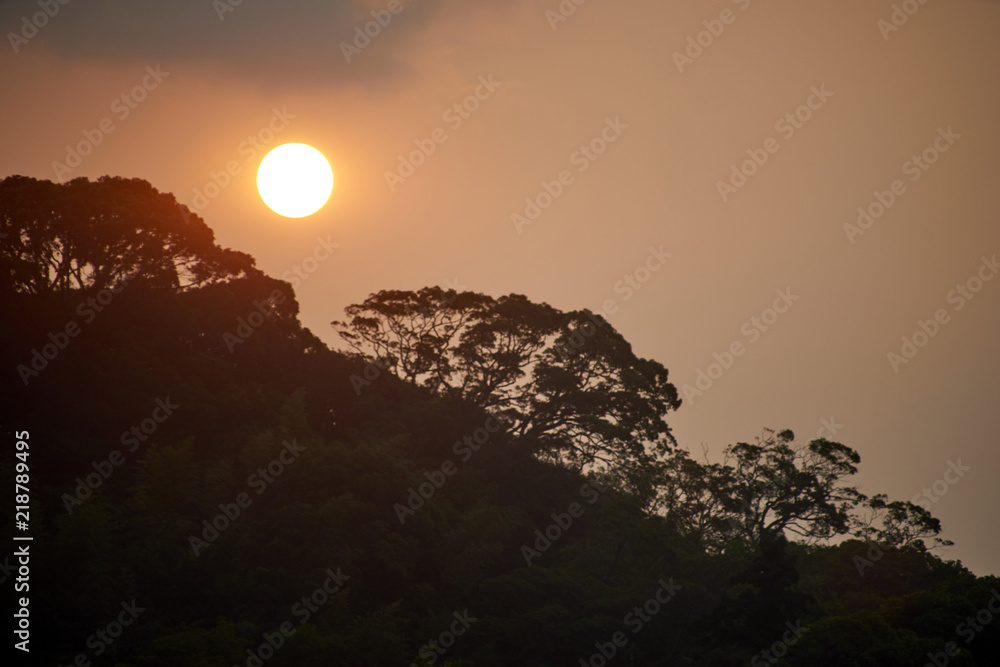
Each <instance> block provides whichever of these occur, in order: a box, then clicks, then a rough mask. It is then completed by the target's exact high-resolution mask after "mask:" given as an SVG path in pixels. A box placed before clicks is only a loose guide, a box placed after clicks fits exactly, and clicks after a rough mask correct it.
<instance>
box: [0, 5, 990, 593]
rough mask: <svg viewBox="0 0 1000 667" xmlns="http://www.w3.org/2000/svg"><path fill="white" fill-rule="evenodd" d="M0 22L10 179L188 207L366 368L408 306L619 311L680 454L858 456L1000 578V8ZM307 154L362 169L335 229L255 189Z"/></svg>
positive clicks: (425, 9)
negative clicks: (788, 444)
mask: <svg viewBox="0 0 1000 667" xmlns="http://www.w3.org/2000/svg"><path fill="white" fill-rule="evenodd" d="M0 26H2V28H3V32H4V33H5V35H6V42H7V44H6V45H4V46H2V47H0V52H2V55H0V91H2V92H3V94H4V99H5V101H6V103H5V104H4V105H3V106H2V108H0V127H2V128H3V132H4V144H3V150H2V151H0V177H2V176H7V175H11V174H23V175H27V176H32V177H36V178H41V179H49V180H53V181H57V182H62V181H66V180H69V179H72V178H76V177H80V176H86V177H90V178H96V177H99V176H101V175H105V174H109V175H116V176H124V177H137V178H142V179H145V180H147V181H149V182H150V183H152V184H153V186H154V187H156V188H157V189H159V190H160V191H165V192H171V193H174V194H175V195H176V197H177V199H178V200H179V201H180V202H181V203H183V204H185V205H188V206H190V207H191V208H192V210H194V211H196V212H197V213H198V214H199V215H201V216H202V217H203V218H204V219H205V220H206V222H207V223H208V224H209V226H211V227H212V228H213V229H214V230H215V233H216V238H217V241H218V242H219V243H220V244H221V245H223V246H225V247H231V248H234V249H237V250H241V251H244V252H247V253H250V254H251V255H253V256H254V257H255V258H256V259H257V263H258V266H259V267H260V268H262V269H263V270H264V271H265V272H267V273H269V274H270V275H272V276H274V277H277V278H284V279H286V280H289V281H291V282H293V285H294V286H295V289H296V295H297V298H298V301H299V304H300V306H301V320H302V322H303V324H304V325H305V326H307V327H308V328H309V329H310V330H312V331H313V332H314V333H315V334H316V335H318V336H319V337H320V338H321V339H323V340H324V341H326V342H327V343H328V344H329V345H331V346H332V347H335V348H338V349H343V348H344V345H343V344H342V343H341V342H340V341H339V340H338V338H337V336H336V334H335V332H334V331H333V329H332V328H331V327H330V324H329V323H330V321H331V320H335V319H340V318H342V316H343V309H344V307H345V306H347V305H349V304H352V303H357V302H360V301H362V300H363V299H364V298H365V297H367V296H368V295H369V294H371V293H373V292H377V291H379V290H382V289H419V288H421V287H424V286H428V285H442V286H446V287H452V288H456V289H463V290H472V291H476V292H482V293H487V294H491V295H494V296H499V295H502V294H509V293H518V294H524V295H526V296H527V297H528V298H530V299H532V300H533V301H538V302H547V303H549V304H550V305H552V306H554V307H556V308H559V309H561V310H575V309H580V308H589V309H591V310H593V311H594V312H600V313H602V314H604V315H605V316H606V317H607V319H608V320H609V321H610V322H611V323H612V324H613V325H614V327H615V328H616V329H617V330H618V331H620V332H621V333H622V334H623V335H624V336H625V337H626V338H627V339H628V340H629V341H630V342H631V343H632V344H633V346H634V350H635V351H636V353H637V354H639V355H640V356H642V357H646V358H653V359H656V360H657V361H659V362H661V363H663V364H664V365H665V366H666V367H667V368H668V369H669V371H670V377H671V380H672V381H673V383H674V384H675V385H676V386H677V387H678V389H679V390H680V392H681V397H682V398H683V399H684V402H683V405H682V406H681V408H680V409H679V410H678V411H677V412H676V413H672V414H670V415H669V416H668V422H669V423H670V425H671V426H672V428H673V431H674V434H675V436H676V437H677V439H678V441H679V443H680V444H681V446H683V447H685V448H688V449H690V450H692V451H693V452H694V453H695V454H696V455H697V456H701V455H702V452H703V451H706V452H707V456H708V457H709V458H710V459H712V460H718V459H719V458H720V457H721V453H722V450H723V448H724V447H725V446H726V445H727V444H731V443H735V442H740V441H744V442H749V441H752V440H753V439H754V437H755V436H757V435H758V434H760V433H761V429H762V428H764V427H769V428H773V429H776V430H780V429H785V428H790V429H792V430H793V431H795V433H796V435H797V437H798V440H799V441H801V442H808V441H809V440H812V439H813V438H816V437H827V438H829V439H832V440H836V441H839V442H843V443H844V444H846V445H848V446H850V447H853V448H855V449H856V450H857V451H858V452H859V453H860V454H861V457H862V464H861V472H860V473H859V475H858V476H857V477H856V478H855V481H856V482H857V483H858V485H859V486H860V488H861V489H862V490H863V491H865V492H866V493H869V494H874V493H879V492H885V493H888V494H889V496H890V498H892V499H900V500H911V501H913V502H918V503H920V504H923V505H924V506H925V507H927V508H928V509H930V510H931V511H932V513H933V514H934V515H935V516H937V517H938V518H940V519H941V521H942V523H943V524H944V526H945V531H944V532H943V533H942V537H944V538H947V539H951V540H954V541H955V543H956V545H955V546H954V547H951V548H948V549H945V550H941V551H939V553H940V555H941V556H942V557H944V558H947V559H960V560H962V561H963V563H964V564H965V565H966V566H967V567H969V568H970V569H972V570H973V572H975V573H977V574H988V573H994V574H996V573H1000V532H998V531H997V530H996V525H997V524H996V518H995V514H994V512H995V511H996V508H997V507H998V506H1000V485H998V484H996V479H997V472H998V470H1000V448H998V447H997V437H998V436H997V433H998V427H1000V410H998V404H1000V380H998V378H1000V350H998V345H997V341H998V340H1000V279H994V278H995V277H996V275H997V273H998V272H1000V264H997V256H998V255H1000V225H998V224H997V222H998V220H997V211H998V210H1000V207H998V206H997V204H998V201H997V200H998V196H1000V188H997V187H996V185H995V182H994V181H992V180H990V179H992V178H996V175H997V173H998V169H997V166H996V160H997V159H998V157H997V156H998V155H1000V128H998V125H997V123H996V118H997V117H998V101H1000V93H998V89H997V87H996V81H997V73H998V65H1000V40H997V39H996V35H997V34H998V33H1000V3H997V2H992V1H988V0H952V1H951V2H943V1H940V0H926V1H925V2H923V3H920V2H918V1H917V0H907V1H906V2H895V3H893V2H889V1H888V0H843V1H841V2H836V3H833V2H812V1H801V0H800V1H798V2H793V1H792V0H713V1H711V2H699V3H693V2H680V3H677V2H656V1H653V0H629V1H627V2H611V0H583V1H581V0H575V1H574V0H562V2H559V1H558V0H510V1H508V2H499V1H483V2H476V3H471V2H458V1H455V0H349V1H342V2H336V3H331V2H322V3H321V2H313V1H308V0H292V1H289V2H281V3H278V2H267V1H266V0H243V1H242V2H238V1H237V0H228V1H227V0H216V1H215V2H212V1H210V0H198V1H186V2H176V3H164V2H152V1H151V0H145V1H135V0H133V1H131V2H124V1H112V0H104V1H97V2H91V3H84V2H80V1H79V0H76V1H72V0H68V1H67V2H65V4H62V3H61V2H59V0H41V1H40V2H39V1H37V0H36V1H35V2H21V1H19V0H6V1H4V0H0ZM366 31H367V34H366ZM288 142H302V143H307V144H309V145H312V146H314V147H316V148H317V149H319V150H320V151H322V152H323V153H324V154H325V155H326V156H327V158H328V159H329V161H330V162H331V165H332V167H333V170H334V174H335V187H334V192H333V195H332V197H331V199H330V201H329V202H328V203H327V205H326V206H325V207H324V208H322V209H321V210H320V211H319V212H317V213H316V214H314V215H312V216H309V217H306V218H299V219H290V218H283V217H281V216H279V215H277V214H275V213H274V212H272V211H271V210H269V209H268V208H267V207H266V206H265V205H264V204H263V203H262V201H261V199H260V197H259V196H258V194H257V190H256V181H255V177H256V169H257V166H258V164H259V163H260V160H261V159H262V158H263V157H264V155H265V154H266V152H267V151H268V150H270V149H271V148H274V147H276V146H278V145H281V144H283V143H288ZM859 209H860V210H859ZM318 248H324V249H328V248H334V250H333V251H332V252H326V251H325V250H324V251H322V252H317V249H318ZM318 257H325V258H326V259H323V260H322V261H320V260H318V259H317V258H318ZM307 269H308V270H307Z"/></svg>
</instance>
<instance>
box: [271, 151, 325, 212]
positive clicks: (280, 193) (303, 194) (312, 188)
mask: <svg viewBox="0 0 1000 667" xmlns="http://www.w3.org/2000/svg"><path fill="white" fill-rule="evenodd" d="M257 189H258V190H259V191H260V198H261V199H263V200H264V203H265V204H267V205H268V207H269V208H270V209H271V210H272V211H274V212H275V213H277V214H279V215H283V216H285V217H286V218H302V217H305V216H307V215H311V214H313V213H315V212H316V211H318V210H319V209H320V208H322V206H323V204H325V203H326V200H327V199H329V198H330V193H331V192H332V191H333V170H332V169H330V163H329V162H327V161H326V158H325V157H323V154H322V153H320V152H319V151H318V150H316V149H315V148H313V147H312V146H307V145H306V144H284V145H281V146H278V147H277V148H275V149H274V150H272V151H271V152H270V153H268V154H267V155H266V156H265V157H264V159H263V160H262V161H261V163H260V168H259V169H258V170H257Z"/></svg>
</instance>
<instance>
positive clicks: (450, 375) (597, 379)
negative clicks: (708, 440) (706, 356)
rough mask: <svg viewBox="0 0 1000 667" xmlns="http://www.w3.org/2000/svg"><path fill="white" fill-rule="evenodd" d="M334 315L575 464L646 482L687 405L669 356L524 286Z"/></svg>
mask: <svg viewBox="0 0 1000 667" xmlns="http://www.w3.org/2000/svg"><path fill="white" fill-rule="evenodd" d="M346 313H347V315H348V317H349V318H350V319H349V320H348V321H346V322H342V321H336V322H334V323H333V325H334V327H335V328H337V330H338V332H339V333H340V335H341V336H342V337H343V338H344V339H345V340H346V341H347V342H348V344H350V345H351V346H352V347H353V348H354V350H355V351H356V352H357V353H358V354H359V355H362V356H364V357H367V358H370V359H373V360H374V361H375V362H376V363H378V364H379V365H380V366H382V367H383V368H387V369H389V370H391V371H392V372H393V373H395V374H396V375H397V376H399V377H400V378H402V379H404V380H406V381H408V382H412V383H414V384H417V385H420V386H423V387H425V388H426V389H428V390H429V391H430V392H432V393H433V394H435V395H438V396H447V397H454V398H461V399H464V400H467V401H471V402H472V403H475V404H476V405H479V406H481V407H482V408H484V409H487V410H490V411H494V412H497V413H499V414H500V415H502V416H503V417H504V418H505V419H506V421H507V427H508V430H509V432H510V433H512V434H513V435H514V436H515V437H516V438H517V441H518V442H519V443H521V444H522V445H524V446H527V447H529V448H531V450H532V451H533V452H534V453H536V454H537V455H539V456H541V457H542V458H548V459H551V460H556V461H560V462H562V463H564V464H568V465H569V466H570V467H573V468H575V469H584V468H589V467H597V468H602V469H603V468H614V469H616V470H618V471H620V472H622V473H624V474H625V476H626V477H627V478H628V479H629V480H630V481H631V482H632V484H633V485H635V486H636V489H637V490H638V489H639V488H640V487H641V488H643V489H645V490H646V491H648V490H649V489H650V488H651V483H652V481H651V479H650V478H649V475H650V474H651V471H652V470H653V469H654V468H655V465H656V464H655V461H656V458H657V456H658V455H662V454H663V453H665V452H667V451H670V449H671V447H672V445H673V444H674V440H673V437H672V435H671V433H670V429H669V427H668V426H667V424H666V422H665V421H664V420H663V416H664V415H665V414H666V413H667V411H669V410H671V409H674V410H676V409H677V408H678V407H679V406H680V399H679V398H678V396H677V390H676V388H675V387H674V385H672V384H671V383H669V382H668V381H667V369H666V368H664V367H663V366H662V365H661V364H659V363H657V362H655V361H651V360H647V359H641V358H639V357H637V356H636V355H635V354H634V353H633V352H632V347H631V345H629V343H628V342H627V341H626V340H625V339H624V338H623V337H622V336H621V335H620V334H619V333H618V332H617V331H615V329H614V328H613V327H612V326H611V325H610V324H609V323H608V322H607V321H606V320H604V318H602V317H600V316H599V315H594V314H592V313H590V312H589V311H586V310H582V311H573V312H562V311H559V310H557V309H555V308H553V307H551V306H549V305H548V304H544V303H541V304H538V303H533V302H531V301H529V300H528V299H527V298H526V297H524V296H521V295H518V294H510V295H507V296H503V297H500V298H497V299H494V298H493V297H489V296H486V295H483V294H477V293H473V292H461V293H458V292H455V291H454V290H448V291H445V290H443V289H441V288H439V287H427V288H424V289H421V290H420V291H418V292H409V291H383V292H379V293H377V294H373V295H371V296H369V297H368V298H367V299H366V300H365V301H364V302H363V303H360V304H354V305H351V306H349V307H347V309H346Z"/></svg>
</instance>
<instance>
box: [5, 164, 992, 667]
mask: <svg viewBox="0 0 1000 667" xmlns="http://www.w3.org/2000/svg"><path fill="white" fill-rule="evenodd" d="M0 226H2V228H0V232H2V233H3V234H5V235H6V236H4V237H3V238H0V273H2V275H3V284H2V288H0V290H2V294H0V310H2V313H0V316H2V321H3V322H4V323H5V324H4V327H3V334H2V336H0V360H2V363H0V368H2V369H3V375H2V386H3V396H4V401H3V402H2V407H0V426H2V431H3V433H2V437H3V438H4V442H5V443H7V445H6V446H5V447H4V449H3V460H2V471H3V478H4V479H6V480H12V479H14V478H15V476H16V475H17V474H18V473H19V470H18V464H19V463H25V464H26V465H27V466H28V467H29V469H30V489H31V498H30V501H31V502H30V534H31V536H32V537H33V541H32V542H31V566H30V567H31V578H30V591H28V593H29V594H30V605H29V609H30V619H31V629H32V632H31V640H30V650H31V658H32V660H33V661H34V662H36V663H37V664H60V665H70V664H77V665H85V664H94V665H102V664H106V665H133V666H139V665H195V666H200V665H203V666H212V667H215V666H222V665H246V666H247V667H252V666H255V665H256V666H258V667H259V666H260V665H267V666H268V667H270V666H272V665H274V666H277V665H296V666H300V667H307V666H309V665H317V666H319V665H323V666H328V665H357V666H361V665H379V666H387V665H410V664H417V665H431V664H435V665H447V664H451V665H456V666H457V665H482V666H492V665H496V666H503V667H516V666H538V667H541V666H551V667H555V666H563V665H574V666H576V665H594V666H599V665H604V664H608V665H614V664H621V665H698V666H702V665H709V666H712V665H718V666H729V665H767V664H774V665H830V666H844V667H847V666H868V665H871V666H888V667H892V666H896V665H899V666H903V665H906V666H911V665H924V664H932V665H938V666H940V665H944V664H948V665H978V666H983V667H985V666H987V665H995V664H1000V579H998V578H997V577H978V578H977V577H976V576H974V575H973V574H971V573H970V572H969V571H968V570H966V569H965V568H964V567H962V565H961V564H960V563H958V562H955V561H947V560H942V559H941V558H940V557H938V556H937V555H935V551H934V547H935V545H937V544H938V543H939V542H940V540H938V539H937V535H938V533H939V532H940V529H941V526H940V524H939V523H938V522H937V520H936V519H935V518H934V517H932V516H931V515H930V514H929V513H928V512H927V511H926V510H925V509H924V508H922V507H920V506H917V505H913V504H911V503H905V502H898V501H891V500H890V499H888V498H885V497H884V496H874V497H866V496H864V495H862V494H860V493H859V492H858V491H857V490H856V489H855V488H854V487H853V486H851V483H850V478H851V476H852V475H853V474H854V473H855V472H856V471H857V468H858V466H859V465H861V461H860V457H859V456H858V455H857V453H856V452H855V451H854V450H853V449H851V448H850V447H849V446H846V445H844V444H841V443H835V442H829V441H827V440H823V439H820V440H815V441H812V442H798V441H797V440H796V438H795V436H794V434H792V433H791V432H789V431H773V430H767V429H765V430H764V431H763V432H761V434H760V435H759V436H758V437H757V438H756V439H751V441H750V442H745V443H734V444H733V445H732V446H731V447H730V448H728V449H727V452H726V459H725V460H724V461H722V462H708V461H701V460H697V459H695V458H693V457H692V456H691V455H690V454H689V453H688V452H687V451H686V450H685V448H684V446H683V444H684V443H677V442H675V440H674V438H673V436H672V434H671V432H670V428H669V415H670V413H671V412H673V411H674V410H677V409H683V406H682V405H681V402H680V400H679V398H678V396H677V392H676V389H675V388H674V387H673V385H672V384H671V383H670V382H669V376H668V372H667V369H666V368H665V367H664V366H663V365H661V364H660V363H658V362H656V361H653V360H647V359H641V358H638V357H636V356H635V354H634V353H633V351H632V349H631V346H630V345H629V344H628V342H627V341H626V340H625V339H624V338H623V337H622V336H621V335H620V334H619V333H618V332H616V331H615V330H614V328H613V326H612V325H611V324H610V323H608V322H607V321H605V320H604V319H603V318H600V317H599V316H596V315H593V314H592V313H589V312H587V311H574V312H564V311H560V310H559V309H558V308H556V307H553V306H550V305H547V304H539V303H535V302H532V301H531V300H530V299H529V298H528V297H525V296H522V295H507V296H502V297H496V298H494V297H490V296H487V295H482V294H474V293H455V292H454V291H449V290H443V289H440V288H436V287H428V288H426V289H424V290H420V291H418V292H381V293H377V294H373V295H371V296H370V297H369V298H368V299H367V300H366V301H365V302H363V303H361V304H356V305H354V306H351V307H350V308H348V310H347V314H346V318H345V319H344V320H343V321H340V320H338V321H336V322H335V323H334V325H335V327H336V328H337V329H338V330H339V331H340V332H341V333H342V335H343V336H344V338H345V339H346V340H347V342H348V343H349V344H350V345H351V347H352V349H353V352H352V353H351V354H345V353H342V352H338V351H335V350H331V349H329V348H327V346H326V345H324V344H323V343H322V342H321V341H320V340H319V339H318V338H317V337H316V336H315V335H313V334H312V333H311V332H310V331H308V330H306V329H304V328H303V327H302V326H301V325H300V323H299V322H298V320H297V314H298V304H297V302H296V300H295V295H294V292H293V290H292V288H291V286H290V285H289V284H288V283H285V282H282V281H279V280H275V279H273V278H271V277H269V276H267V275H265V274H263V273H262V272H261V271H259V270H258V269H257V268H256V267H255V265H254V261H253V259H252V258H250V257H249V256H247V255H245V254H243V253H239V252H235V251H232V250H226V249H222V248H220V247H218V246H217V245H216V244H215V242H214V236H213V234H212V232H211V229H210V228H209V227H208V226H207V225H206V223H205V221H203V220H202V219H201V218H200V217H199V216H197V215H195V214H193V213H191V212H190V211H189V210H187V209H186V207H184V206H183V205H180V204H178V203H177V202H176V200H175V199H174V198H173V197H172V196H171V195H169V194H163V193H159V192H157V191H156V190H155V189H154V188H153V187H152V186H150V185H149V184H148V183H145V182H143V181H140V180H137V179H133V180H127V179H120V178H107V177H105V178H102V179H99V180H97V181H88V180H86V179H76V180H73V181H70V182H68V183H65V184H53V183H49V182H45V181H37V180H34V179H30V178H24V177H11V178H8V179H6V180H4V181H2V182H0ZM330 316H331V319H334V318H336V317H337V316H338V314H337V313H331V314H330ZM759 426H760V425H752V424H748V425H747V429H748V432H754V431H758V429H759ZM25 431H26V432H27V433H28V435H27V437H25V436H23V435H19V434H23V433H24V432H25ZM18 440H22V441H24V442H26V443H27V446H26V447H25V448H24V449H18V447H16V446H15V443H16V442H17V441H18ZM24 450H26V451H28V452H30V455H29V456H26V457H21V458H19V457H18V456H17V454H18V453H21V452H22V451H24ZM13 521H14V518H13V516H11V519H10V521H9V522H8V523H7V529H8V534H16V533H17V532H18V531H17V529H16V527H15V526H14V524H13ZM5 555H6V556H8V559H7V560H5V561H4V576H5V577H6V582H5V585H12V584H13V583H14V580H15V577H16V574H15V573H16V569H13V568H12V564H13V563H14V558H13V556H10V554H5Z"/></svg>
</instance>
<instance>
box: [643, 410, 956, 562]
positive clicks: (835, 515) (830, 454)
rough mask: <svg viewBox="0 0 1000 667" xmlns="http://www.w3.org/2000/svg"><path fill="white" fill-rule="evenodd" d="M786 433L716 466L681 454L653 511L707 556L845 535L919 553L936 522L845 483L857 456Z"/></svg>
mask: <svg viewBox="0 0 1000 667" xmlns="http://www.w3.org/2000/svg"><path fill="white" fill-rule="evenodd" d="M794 440H795V434H794V433H792V432H791V431H789V430H785V431H781V432H780V433H775V432H774V431H772V430H770V429H765V430H764V433H763V435H762V436H760V437H758V438H757V440H756V442H754V443H745V442H740V443H737V444H735V445H730V446H728V447H726V449H725V453H724V460H723V462H722V463H709V462H707V461H706V462H704V463H702V462H699V461H696V460H694V459H692V458H691V457H690V455H689V454H688V453H687V452H685V451H683V450H679V451H677V452H674V453H672V454H671V455H670V456H669V457H668V458H667V459H666V460H665V462H664V470H663V474H662V476H661V477H660V478H659V483H658V485H657V488H658V498H657V501H656V505H655V507H656V508H657V509H658V510H659V511H661V512H663V514H664V516H665V518H666V521H667V524H668V525H669V526H670V527H671V528H672V529H673V530H676V531H677V532H679V533H680V534H682V535H686V536H689V537H691V538H693V539H695V540H696V541H697V542H698V543H699V544H701V545H702V546H703V548H705V549H708V550H710V551H711V552H714V553H718V552H721V551H723V550H724V549H725V548H726V547H727V546H728V545H730V544H731V543H732V542H733V541H734V540H735V541H737V542H739V543H742V544H744V545H750V546H751V547H755V548H756V547H759V546H760V545H761V544H763V543H764V542H765V541H766V540H768V539H775V538H777V537H778V536H785V535H789V536H791V537H793V538H798V539H800V540H803V541H805V542H807V543H813V542H817V541H820V540H828V539H830V538H833V537H837V536H841V535H846V534H851V535H853V536H855V537H858V538H860V539H866V540H877V541H879V542H880V543H881V544H882V545H884V546H886V547H906V546H914V547H916V548H918V549H922V548H924V543H923V540H924V539H927V538H934V539H935V543H937V544H940V545H947V544H950V542H948V541H946V540H941V539H939V538H937V537H936V536H937V535H938V533H940V532H941V523H940V521H938V520H937V519H935V518H934V517H933V516H932V515H931V514H930V512H928V511H927V510H926V509H924V508H922V507H919V506H917V505H914V504H913V503H910V502H903V501H894V502H889V501H888V499H887V497H886V496H885V494H878V495H876V496H874V497H872V498H869V497H868V496H866V495H865V494H863V493H861V492H860V491H858V489H857V488H856V487H854V486H851V485H849V484H848V483H847V478H849V477H850V476H852V475H854V474H855V473H857V471H858V464H859V463H860V462H861V457H860V455H859V454H858V453H857V452H856V451H854V450H853V449H851V448H850V447H847V446H846V445H843V444H841V443H839V442H831V441H829V440H826V439H824V438H820V439H817V440H813V441H812V442H810V443H809V444H807V445H795V444H794Z"/></svg>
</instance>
